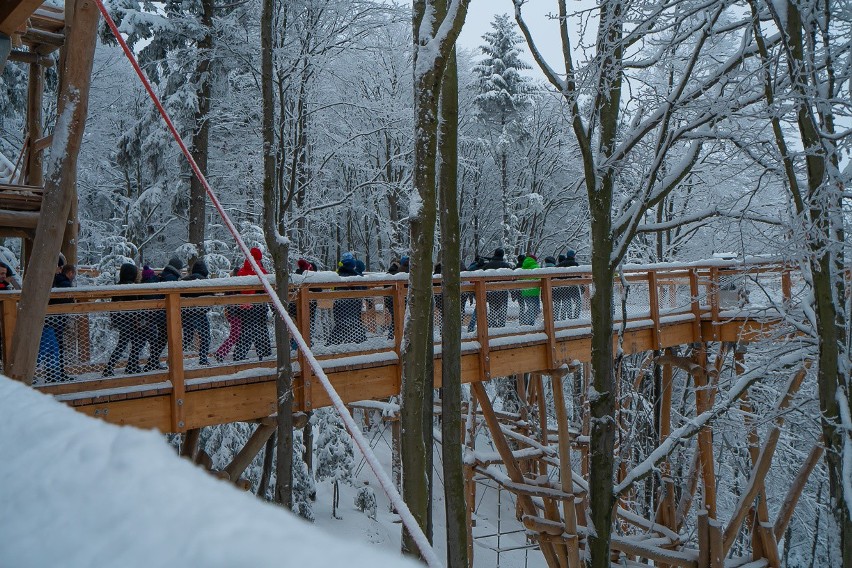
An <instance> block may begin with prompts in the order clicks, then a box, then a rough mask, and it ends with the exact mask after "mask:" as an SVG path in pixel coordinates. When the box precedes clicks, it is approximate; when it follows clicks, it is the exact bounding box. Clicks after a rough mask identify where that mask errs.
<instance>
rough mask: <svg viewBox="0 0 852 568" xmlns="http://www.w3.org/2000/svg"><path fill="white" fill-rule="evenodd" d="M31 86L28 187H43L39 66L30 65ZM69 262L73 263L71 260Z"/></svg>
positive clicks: (41, 83)
mask: <svg viewBox="0 0 852 568" xmlns="http://www.w3.org/2000/svg"><path fill="white" fill-rule="evenodd" d="M28 83H29V84H28V85H27V139H28V140H29V141H30V143H29V148H30V150H29V152H28V154H27V164H26V168H25V170H26V175H25V176H24V180H25V181H26V183H27V185H35V186H41V185H42V184H43V183H44V172H43V171H42V156H43V154H44V152H43V151H42V150H39V149H36V148H35V144H34V142H35V141H36V140H39V139H40V138H41V137H42V124H41V123H42V107H43V106H44V105H43V100H42V99H43V95H44V68H42V66H41V65H38V64H33V63H31V64H30V73H29V82H28ZM69 262H72V261H70V260H69Z"/></svg>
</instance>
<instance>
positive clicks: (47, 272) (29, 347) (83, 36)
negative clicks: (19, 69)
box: [4, 0, 100, 384]
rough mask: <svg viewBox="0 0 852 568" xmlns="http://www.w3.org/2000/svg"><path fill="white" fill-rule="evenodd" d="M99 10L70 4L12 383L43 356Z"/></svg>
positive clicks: (87, 0)
mask: <svg viewBox="0 0 852 568" xmlns="http://www.w3.org/2000/svg"><path fill="white" fill-rule="evenodd" d="M99 17H100V15H99V12H98V7H97V5H96V4H95V2H93V1H92V0H75V1H73V2H66V4H65V20H66V27H65V30H66V32H65V38H66V40H65V48H64V52H63V53H64V55H65V56H64V58H63V59H62V61H61V65H60V69H59V71H60V75H59V77H60V81H59V83H60V86H59V92H60V96H59V104H58V106H57V119H56V127H55V131H56V132H64V133H66V134H67V135H66V136H54V138H53V140H52V143H51V149H50V156H51V162H50V170H49V171H48V172H47V177H46V183H45V187H44V195H43V200H42V204H41V212H40V216H39V222H38V226H37V227H36V233H35V240H34V242H33V249H32V250H33V254H32V256H31V258H30V259H29V261H28V263H27V274H26V278H25V283H24V289H23V291H22V293H21V300H20V302H19V303H18V309H19V310H21V313H23V314H26V317H23V318H18V320H17V322H16V325H15V332H14V335H13V337H12V350H11V351H12V353H11V357H10V361H9V362H10V363H11V364H10V365H9V366H8V367H6V368H5V369H4V371H5V372H6V374H7V375H9V376H10V377H12V378H13V379H17V380H21V381H24V382H26V383H27V384H31V383H32V379H33V374H34V372H35V366H36V359H37V357H38V347H39V337H40V335H41V331H42V328H43V327H44V316H45V312H46V309H47V302H48V299H49V297H50V288H51V286H52V284H53V276H54V274H55V272H56V258H57V253H58V252H59V250H60V247H61V244H62V236H63V233H64V230H65V221H66V220H67V219H68V211H69V209H70V207H71V199H72V197H73V187H74V184H75V182H76V173H77V158H78V156H79V152H80V144H81V143H82V139H83V130H84V127H85V124H86V116H87V114H88V102H89V85H90V83H91V76H92V63H93V61H94V55H95V42H96V40H97V28H98V19H99Z"/></svg>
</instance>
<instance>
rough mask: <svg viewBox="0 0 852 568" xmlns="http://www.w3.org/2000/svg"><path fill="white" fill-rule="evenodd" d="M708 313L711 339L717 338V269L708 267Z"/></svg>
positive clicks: (715, 339) (716, 339)
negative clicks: (709, 315) (710, 322)
mask: <svg viewBox="0 0 852 568" xmlns="http://www.w3.org/2000/svg"><path fill="white" fill-rule="evenodd" d="M710 314H711V316H712V318H713V326H712V329H713V337H712V340H713V341H718V340H719V269H718V268H716V267H715V266H714V267H711V268H710Z"/></svg>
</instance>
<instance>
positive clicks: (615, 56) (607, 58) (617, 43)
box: [586, 1, 623, 568]
mask: <svg viewBox="0 0 852 568" xmlns="http://www.w3.org/2000/svg"><path fill="white" fill-rule="evenodd" d="M621 18H622V4H621V2H620V1H611V2H604V3H602V4H601V25H600V31H599V33H598V49H597V52H598V53H599V54H602V56H603V61H602V63H601V66H602V69H601V71H600V73H601V78H600V87H601V100H600V102H599V104H600V127H599V132H600V138H599V148H598V158H597V159H598V161H599V163H605V162H606V161H607V158H608V157H609V156H610V155H611V154H612V151H613V148H614V147H615V144H616V142H617V134H618V123H619V104H620V101H621V82H622V69H621V49H622V48H621V35H622V25H623V23H622V20H621ZM603 54H605V55H603ZM589 165H590V164H586V170H587V172H588V170H589V167H588V166H589ZM595 170H597V168H596V167H595ZM595 174H596V175H595V177H594V178H593V179H592V181H591V183H590V182H589V180H588V178H587V182H586V188H587V190H588V200H589V212H590V214H591V218H592V231H591V232H592V287H593V288H594V292H593V293H592V297H591V311H592V313H591V318H592V360H591V363H592V386H593V388H594V390H593V391H592V392H589V393H588V399H589V411H590V414H591V419H590V427H591V428H590V433H589V434H590V441H589V459H590V465H591V476H590V479H589V500H590V506H591V521H592V524H593V526H594V527H595V532H594V533H592V534H590V535H589V549H590V553H591V565H592V567H593V568H609V566H610V539H611V534H612V511H613V504H614V497H613V493H612V488H613V474H614V471H615V456H614V450H615V432H616V428H615V425H616V416H615V409H616V384H615V381H616V378H615V373H614V367H613V355H614V354H613V348H612V324H613V298H614V290H613V278H614V276H615V266H614V265H613V250H614V239H613V229H612V200H613V192H614V186H615V175H616V172H615V169H614V168H613V167H609V168H608V169H606V170H604V171H603V172H595Z"/></svg>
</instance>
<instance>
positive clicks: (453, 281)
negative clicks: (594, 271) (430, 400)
mask: <svg viewBox="0 0 852 568" xmlns="http://www.w3.org/2000/svg"><path fill="white" fill-rule="evenodd" d="M458 104H459V97H458V68H457V66H456V53H455V50H453V52H452V54H451V55H450V59H449V60H448V61H447V69H446V71H444V78H443V83H442V86H441V118H440V131H439V136H438V152H439V153H438V159H439V173H438V176H439V177H438V193H439V203H440V210H441V254H442V263H441V274H442V276H441V280H442V282H441V284H442V286H441V290H442V292H443V293H442V294H441V301H442V314H443V317H442V327H441V386H442V389H443V397H442V400H441V409H442V411H441V441H442V446H443V457H444V507H445V510H446V518H447V568H467V562H468V561H467V531H468V527H467V511H466V506H465V492H464V463H463V461H462V444H461V434H462V420H461V324H462V321H461V282H460V279H459V272H460V270H459V269H460V265H461V248H460V242H459V238H460V237H459V232H460V231H459V206H458V124H459V111H458Z"/></svg>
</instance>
